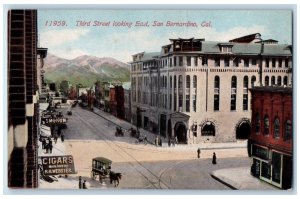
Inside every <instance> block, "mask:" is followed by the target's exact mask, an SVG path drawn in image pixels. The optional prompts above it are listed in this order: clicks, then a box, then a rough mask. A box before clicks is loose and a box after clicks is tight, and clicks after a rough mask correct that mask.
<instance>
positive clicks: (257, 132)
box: [255, 113, 260, 134]
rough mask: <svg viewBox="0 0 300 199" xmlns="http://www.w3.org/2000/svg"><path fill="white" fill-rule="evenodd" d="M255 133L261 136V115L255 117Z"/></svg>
mask: <svg viewBox="0 0 300 199" xmlns="http://www.w3.org/2000/svg"><path fill="white" fill-rule="evenodd" d="M255 132H256V134H260V116H259V113H256V115H255Z"/></svg>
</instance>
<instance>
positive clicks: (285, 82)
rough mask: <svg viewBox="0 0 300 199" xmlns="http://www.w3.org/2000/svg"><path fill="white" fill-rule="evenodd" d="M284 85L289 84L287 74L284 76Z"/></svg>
mask: <svg viewBox="0 0 300 199" xmlns="http://www.w3.org/2000/svg"><path fill="white" fill-rule="evenodd" d="M283 85H284V86H287V85H288V79H287V76H284V77H283Z"/></svg>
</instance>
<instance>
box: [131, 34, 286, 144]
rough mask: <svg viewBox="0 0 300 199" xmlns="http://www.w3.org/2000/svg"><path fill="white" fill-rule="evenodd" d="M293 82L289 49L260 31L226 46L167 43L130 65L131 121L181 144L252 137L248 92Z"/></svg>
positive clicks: (188, 41) (199, 42)
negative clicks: (253, 89) (264, 38)
mask: <svg viewBox="0 0 300 199" xmlns="http://www.w3.org/2000/svg"><path fill="white" fill-rule="evenodd" d="M291 83H292V46H291V45H287V44H278V42H277V41H276V40H273V39H268V40H263V39H261V35H260V34H259V33H255V34H251V35H247V36H243V37H240V38H236V39H233V40H230V41H229V42H215V41H205V39H195V38H190V39H181V38H179V39H170V44H168V45H165V46H162V47H161V51H160V52H151V53H147V52H141V53H138V54H135V55H133V61H132V62H131V88H132V90H131V100H132V109H131V111H132V121H133V123H134V124H135V125H137V126H138V127H142V128H145V129H147V130H149V131H152V132H154V133H156V134H159V135H161V136H162V137H165V138H171V139H172V138H175V137H177V139H178V142H179V143H181V144H197V143H201V142H203V141H205V142H229V141H236V140H237V139H246V138H248V137H249V135H250V133H251V125H250V118H251V110H250V99H251V93H250V92H249V89H250V88H251V87H253V86H264V85H266V86H278V87H280V86H288V85H291Z"/></svg>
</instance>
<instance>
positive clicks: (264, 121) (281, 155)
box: [249, 87, 293, 189]
mask: <svg viewBox="0 0 300 199" xmlns="http://www.w3.org/2000/svg"><path fill="white" fill-rule="evenodd" d="M251 94H252V100H251V109H252V119H251V121H252V129H251V136H250V139H249V143H250V144H249V150H250V155H251V156H252V157H253V164H252V166H251V173H252V175H254V176H255V177H257V178H259V179H262V180H264V181H266V182H268V183H271V184H273V185H275V186H277V187H280V188H282V189H289V188H291V186H292V176H293V169H292V163H293V125H292V121H293V112H292V111H293V110H292V109H293V108H292V107H293V102H292V88H283V87H255V88H253V89H251Z"/></svg>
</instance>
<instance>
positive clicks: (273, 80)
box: [271, 76, 275, 86]
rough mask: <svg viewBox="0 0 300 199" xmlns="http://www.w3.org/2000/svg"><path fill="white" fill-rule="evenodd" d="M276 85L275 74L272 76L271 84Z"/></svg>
mask: <svg viewBox="0 0 300 199" xmlns="http://www.w3.org/2000/svg"><path fill="white" fill-rule="evenodd" d="M274 85H275V76H272V77H271V86H274Z"/></svg>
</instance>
